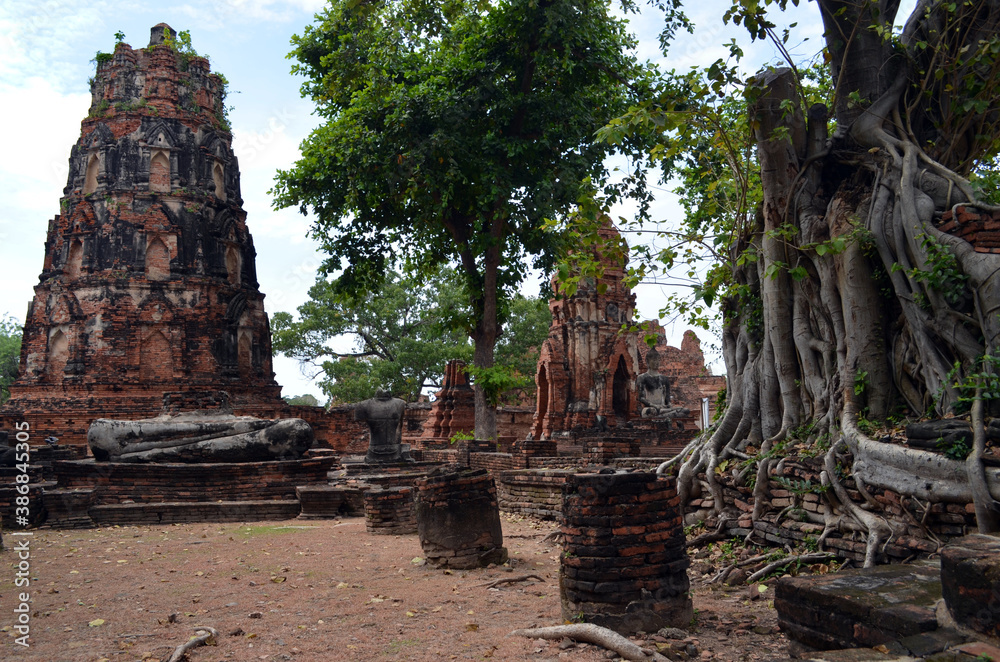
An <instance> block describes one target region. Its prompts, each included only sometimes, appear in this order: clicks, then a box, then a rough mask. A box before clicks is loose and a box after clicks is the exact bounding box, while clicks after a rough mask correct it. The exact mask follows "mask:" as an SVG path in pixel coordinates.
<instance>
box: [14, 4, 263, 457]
mask: <svg viewBox="0 0 1000 662" xmlns="http://www.w3.org/2000/svg"><path fill="white" fill-rule="evenodd" d="M164 30H165V26H163V25H162V24H161V25H159V26H156V27H154V28H153V29H152V31H151V38H150V44H149V46H148V47H147V48H140V49H133V48H131V47H130V46H129V45H128V44H118V45H117V47H116V48H115V52H114V55H113V57H112V58H111V60H110V61H107V62H99V63H98V66H97V72H96V74H95V76H94V79H93V82H92V84H91V94H92V101H91V108H90V113H89V115H88V116H87V118H86V119H84V120H83V122H82V124H81V132H80V138H79V140H78V141H77V143H76V145H74V146H73V148H72V150H71V153H70V158H69V177H68V180H67V183H66V188H65V189H64V195H63V197H62V199H61V200H60V208H61V212H60V213H59V214H58V215H57V216H56V217H55V218H53V219H52V220H51V221H50V222H49V228H48V234H47V237H46V240H45V248H44V260H43V266H42V273H41V275H40V277H39V282H38V285H37V286H36V287H35V297H34V300H33V301H32V302H31V304H30V306H29V308H28V313H27V316H26V320H25V326H24V341H23V343H22V349H21V352H22V353H21V373H20V375H19V376H18V379H17V381H16V382H15V384H14V385H13V386H12V388H11V394H12V398H11V400H10V402H9V403H8V404H7V406H6V407H5V408H4V412H3V413H4V415H5V417H6V418H8V419H10V420H16V421H28V422H29V423H30V424H31V428H32V430H33V431H34V432H35V434H36V435H46V434H55V435H57V436H59V437H61V439H62V440H63V441H64V442H68V443H78V444H79V443H84V441H85V435H86V429H87V427H88V425H89V423H90V421H91V420H93V419H94V418H97V417H106V418H129V419H135V418H144V417H149V416H155V415H156V414H158V413H159V411H160V404H161V401H162V395H163V393H164V392H165V391H179V390H189V389H190V390H222V391H227V392H228V393H229V394H230V395H231V396H232V403H233V405H234V409H235V410H236V412H237V413H242V414H250V415H255V414H258V413H259V412H262V411H266V410H268V409H271V410H273V408H275V407H276V406H281V405H282V402H281V400H280V397H279V395H280V387H279V386H278V385H277V383H276V382H275V381H274V374H273V372H272V369H271V338H270V331H269V327H268V320H267V315H266V314H265V312H264V305H263V300H264V295H263V294H262V293H261V292H260V290H259V289H258V283H257V274H256V268H255V264H254V261H255V257H256V251H255V250H254V246H253V240H252V238H251V236H250V232H249V230H248V229H247V224H246V212H244V211H243V208H242V198H241V195H240V175H239V167H238V163H237V159H236V155H235V154H234V153H233V151H232V146H231V143H232V136H231V134H230V131H229V128H228V125H227V124H226V122H225V118H224V113H223V111H222V109H223V107H224V100H223V92H224V83H223V81H222V79H221V78H220V77H219V76H218V75H216V74H213V73H211V72H210V70H209V64H208V60H206V59H205V58H201V57H196V56H181V55H180V54H178V53H177V52H176V51H174V50H172V49H171V48H170V47H169V46H167V45H165V44H163V35H164Z"/></svg>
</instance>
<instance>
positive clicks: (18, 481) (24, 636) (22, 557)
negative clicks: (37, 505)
mask: <svg viewBox="0 0 1000 662" xmlns="http://www.w3.org/2000/svg"><path fill="white" fill-rule="evenodd" d="M14 429H15V431H16V434H15V435H14V437H15V439H16V440H17V443H16V445H15V446H14V462H15V464H14V469H15V474H14V489H15V491H16V492H17V496H16V497H15V499H14V504H15V507H14V522H15V523H16V525H17V526H18V527H20V528H27V527H28V525H29V523H30V522H31V509H30V506H29V503H30V500H29V498H28V489H29V488H28V481H29V480H30V479H29V477H28V462H29V461H30V459H31V456H30V452H29V448H28V441H29V440H30V439H31V432H30V430H31V426H30V425H29V424H28V422H27V421H21V422H20V423H16V424H15V425H14ZM10 535H11V537H12V538H14V548H13V552H14V554H16V555H17V560H16V563H15V564H13V568H14V587H15V588H16V589H23V590H19V591H18V593H17V596H16V598H17V599H16V600H15V603H16V606H15V607H14V631H15V632H16V633H17V634H18V635H20V636H18V637H16V638H15V639H14V643H15V644H17V645H18V646H24V647H25V648H28V647H30V645H31V644H30V643H29V641H28V637H29V633H30V632H31V540H32V536H34V533H33V532H31V531H14V532H13V533H12V534H10Z"/></svg>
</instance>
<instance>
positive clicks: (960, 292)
mask: <svg viewBox="0 0 1000 662" xmlns="http://www.w3.org/2000/svg"><path fill="white" fill-rule="evenodd" d="M918 237H919V238H920V239H921V242H920V244H921V246H922V247H923V249H924V251H925V252H926V255H927V262H926V267H927V268H926V269H918V268H916V267H914V268H913V269H910V270H909V271H907V275H908V276H909V277H910V278H912V279H913V280H914V281H916V282H918V283H924V284H925V285H926V286H927V287H928V288H930V289H932V290H934V291H935V292H937V293H938V294H940V295H941V296H942V297H944V299H945V301H947V302H948V303H949V304H950V305H952V306H958V305H959V304H961V303H962V301H963V300H964V299H965V298H966V297H967V295H968V292H969V289H968V276H966V275H965V274H964V273H963V272H962V269H961V267H959V264H958V259H957V258H956V257H955V254H954V253H952V252H951V249H950V248H948V247H947V246H945V245H944V244H942V243H941V242H940V241H938V240H937V239H936V238H934V237H932V236H931V235H926V234H922V235H918ZM893 269H895V270H900V269H901V267H900V266H899V265H898V264H895V265H893ZM925 301H926V300H925Z"/></svg>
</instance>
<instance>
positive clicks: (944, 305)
mask: <svg viewBox="0 0 1000 662" xmlns="http://www.w3.org/2000/svg"><path fill="white" fill-rule="evenodd" d="M819 6H820V10H821V12H822V14H823V19H824V25H825V27H826V39H827V47H828V50H829V54H830V63H831V76H832V81H833V85H834V88H835V90H836V100H835V103H834V108H833V119H834V120H835V121H836V130H835V132H834V134H833V136H832V137H830V138H827V136H826V132H827V129H826V126H827V115H828V111H827V109H826V108H825V107H822V106H817V107H814V108H812V109H810V110H809V112H808V121H807V120H806V118H805V117H804V114H803V112H802V111H801V108H802V100H801V98H800V95H799V89H800V88H799V86H798V84H797V81H796V79H795V76H796V74H795V72H794V71H793V70H791V69H784V70H778V71H770V72H768V73H766V74H762V75H761V76H759V77H758V78H757V85H758V86H759V88H760V89H759V94H757V95H756V101H754V102H753V103H752V104H751V107H750V109H749V110H750V114H751V121H752V125H753V126H754V127H755V130H756V138H757V146H758V156H759V162H760V167H761V181H762V186H763V194H764V196H763V203H762V209H761V213H760V214H759V215H758V224H757V227H755V228H753V229H752V236H749V237H746V238H745V241H744V242H739V243H742V245H743V246H747V245H752V246H757V247H758V254H759V255H760V258H761V259H759V260H756V261H745V262H743V263H741V264H742V266H738V267H735V268H734V274H733V275H734V279H735V280H736V282H737V283H740V284H745V285H747V286H748V288H749V289H748V291H749V294H746V292H744V294H742V295H741V300H740V301H731V302H729V303H728V304H727V305H728V308H729V310H731V311H732V314H731V315H730V317H729V318H728V319H729V321H728V322H727V328H726V329H725V332H724V334H723V347H724V356H725V358H726V364H727V372H728V376H729V386H728V393H729V397H730V403H729V408H728V410H727V411H726V413H725V416H724V417H723V418H722V420H721V422H720V423H719V425H718V426H717V427H715V428H714V429H712V430H710V431H709V432H707V433H706V435H705V436H704V437H703V438H702V439H700V440H699V442H698V443H697V444H696V445H695V446H694V447H693V449H692V451H691V452H690V453H688V454H686V455H685V456H684V457H679V458H677V459H676V461H677V462H679V463H680V467H679V474H678V475H679V479H678V480H679V486H680V491H681V493H682V495H687V494H689V493H690V491H691V489H692V482H693V481H694V480H695V477H696V476H697V475H698V474H699V473H700V472H702V471H705V472H706V478H705V480H706V481H707V482H708V483H709V485H710V488H712V489H713V491H717V490H716V487H714V483H715V477H714V476H713V473H714V472H713V469H714V468H715V467H716V466H718V465H719V463H721V462H722V461H723V460H724V459H727V458H730V457H732V458H736V459H745V458H748V457H750V458H755V459H756V460H757V461H756V467H755V468H751V469H750V470H748V471H744V474H743V476H741V478H743V479H746V478H748V477H749V476H750V474H751V473H755V474H756V477H757V482H756V486H755V490H756V491H755V495H756V496H758V497H766V490H767V483H768V481H767V477H768V475H769V473H768V471H769V469H770V467H771V465H772V464H773V463H774V462H775V461H776V460H775V458H774V454H773V453H772V452H771V451H772V449H773V448H774V446H775V444H777V443H778V442H780V441H781V440H783V439H784V438H786V437H787V436H788V435H789V434H791V433H792V432H793V429H794V428H798V429H797V430H795V434H798V435H800V438H801V439H802V440H803V441H811V440H815V439H816V438H817V437H818V436H825V435H829V438H830V440H831V448H830V450H829V451H828V456H827V466H828V468H830V469H831V470H830V471H827V472H826V475H825V476H824V479H825V480H827V481H828V482H829V483H830V485H831V487H832V488H833V489H832V490H831V494H830V497H831V500H832V501H834V502H835V503H836V506H837V508H838V511H839V513H838V514H840V515H842V516H844V517H848V518H851V519H853V520H854V521H855V522H856V524H857V525H858V526H859V527H860V528H861V529H863V530H865V531H867V532H868V534H869V555H868V559H867V562H868V563H871V562H872V560H873V558H874V553H873V550H874V549H875V547H876V545H877V543H878V542H879V541H880V540H882V539H883V538H884V536H886V535H888V534H890V533H892V531H891V530H890V529H891V527H888V526H887V525H886V524H885V523H884V522H883V521H881V520H879V518H876V517H874V516H873V515H872V514H871V513H867V512H866V511H865V510H863V509H861V508H859V507H857V505H855V504H852V503H849V499H848V498H847V497H846V491H845V490H843V489H842V488H841V487H840V486H839V478H838V476H837V475H836V472H835V471H833V470H832V468H833V467H834V466H835V464H836V462H835V457H837V456H836V455H835V454H837V453H841V452H843V451H844V450H845V449H849V451H850V453H851V455H852V457H853V462H854V467H853V473H854V475H855V477H856V478H858V479H859V480H863V481H868V482H869V484H875V485H878V486H879V487H883V488H887V489H893V490H895V491H897V492H899V493H901V494H904V495H910V496H919V497H920V498H927V497H928V496H931V497H933V498H934V499H935V500H945V501H954V500H960V499H961V498H972V499H974V502H975V505H976V512H977V515H978V521H979V527H980V530H983V531H990V530H996V528H997V525H998V524H997V523H998V521H1000V520H998V518H997V510H998V509H997V503H996V502H995V501H994V497H993V495H992V494H991V490H993V493H994V494H996V493H997V491H996V488H997V486H998V484H997V482H996V479H997V477H996V476H993V475H992V474H991V473H990V472H988V471H984V468H983V466H982V462H981V455H982V452H983V447H984V427H983V426H984V418H985V410H986V409H987V407H988V401H986V402H984V398H994V396H993V395H991V394H987V393H984V391H983V389H982V388H978V390H977V387H981V386H982V383H981V382H982V381H983V379H984V378H983V377H981V376H979V377H977V376H976V375H977V374H979V375H982V373H983V372H984V371H985V368H984V367H983V364H984V363H988V362H987V361H984V359H983V357H984V356H989V355H991V354H993V353H994V352H995V351H997V350H998V349H1000V347H998V342H1000V338H998V336H1000V315H998V310H1000V276H998V274H1000V255H997V254H992V253H983V252H976V250H975V248H974V247H973V246H971V245H970V244H969V243H968V242H966V241H965V240H964V239H961V238H958V237H955V236H952V235H949V234H946V233H944V232H942V231H940V230H939V229H937V228H936V227H935V225H934V223H935V221H939V220H940V218H941V215H942V213H944V212H947V211H950V210H953V208H954V207H955V206H956V205H957V204H959V203H962V204H965V205H967V206H969V207H978V208H979V209H981V210H989V209H991V208H990V207H989V206H988V205H985V204H983V203H981V202H979V201H977V200H976V199H975V195H974V193H973V189H972V187H971V186H970V184H969V182H968V181H967V180H966V179H965V176H966V175H968V173H969V172H970V169H971V168H972V167H973V166H974V165H975V164H976V162H977V159H981V158H984V157H985V158H992V157H993V156H994V154H995V149H996V148H995V146H994V144H993V143H994V137H993V136H995V135H996V132H997V124H998V111H996V110H995V109H996V108H997V107H998V101H1000V91H998V92H990V91H989V90H1000V73H998V72H1000V65H998V62H1000V58H998V57H997V55H996V53H991V49H993V48H996V49H997V50H998V51H1000V41H998V40H997V38H996V37H995V35H996V34H997V29H998V27H1000V2H998V1H997V0H988V1H983V2H976V3H969V4H967V5H961V4H959V5H957V6H956V5H952V4H950V3H940V2H929V1H927V0H922V1H921V2H920V3H918V6H917V8H916V9H915V10H914V13H913V15H912V16H911V18H910V19H909V21H908V22H907V24H906V26H905V28H904V31H903V34H902V35H901V36H900V38H899V40H898V42H897V41H895V40H892V39H887V38H885V36H884V32H885V30H890V29H891V26H892V23H893V20H894V18H895V12H896V10H897V8H898V2H896V1H895V0H883V1H881V2H874V1H868V2H854V1H853V0H852V1H850V2H844V1H840V0H819ZM963 94H965V95H966V96H965V97H963V96H962V95H963ZM991 95H995V96H991ZM968 101H971V103H966V102H968ZM735 257H736V256H733V258H734V259H733V263H734V264H736V263H737V262H736V260H735ZM745 289H746V288H745ZM757 307H760V308H761V309H762V310H758V308H757ZM758 312H762V317H763V324H761V323H760V321H759V319H760V318H759V317H756V316H755V314H757V313H758ZM956 366H957V368H956ZM963 380H964V383H963ZM976 380H979V381H978V382H977V381H976ZM960 384H961V385H962V386H961V387H959V385H960ZM970 389H971V390H974V391H975V395H974V396H973V400H974V406H973V408H972V412H971V418H972V423H973V425H974V429H975V431H976V436H975V438H976V443H975V447H974V448H973V452H972V454H971V455H970V458H969V459H968V460H967V461H966V462H964V463H963V462H961V461H957V460H951V459H948V458H945V457H943V456H941V455H938V454H934V453H927V452H925V451H916V450H912V449H910V448H908V447H905V446H901V445H890V444H887V443H883V442H880V441H875V440H873V439H870V438H869V437H868V436H866V435H865V434H864V433H863V432H862V431H861V430H860V429H859V426H858V420H859V417H862V416H863V417H864V418H867V419H870V420H875V421H884V420H885V418H886V416H887V414H888V413H889V412H890V411H892V410H893V409H895V410H897V411H899V410H902V409H908V411H909V413H910V415H911V416H921V415H925V414H927V413H931V415H938V416H940V415H944V414H945V413H947V412H949V411H950V410H951V408H952V407H953V405H955V404H956V402H957V401H958V399H959V397H960V396H963V395H964V397H967V398H968V397H969V392H970ZM776 395H777V396H778V397H776ZM803 423H808V424H809V425H808V426H804V425H802V424H803ZM804 430H805V431H804ZM669 464H671V463H665V464H664V465H663V467H661V469H662V470H666V469H667V467H668V465H669ZM931 476H935V477H936V478H935V479H934V480H935V481H936V482H935V483H934V484H933V485H932V486H931V487H930V488H928V480H927V479H928V478H930V477H931ZM991 483H992V485H991ZM935 491H936V492H938V494H937V495H936V496H934V492H935ZM761 502H762V499H761V498H758V499H757V506H756V508H755V511H754V516H755V517H759V516H760V515H761V512H760V511H761V507H760V505H759V504H760V503H761ZM715 504H716V505H715V508H716V509H717V510H718V511H719V512H720V513H721V512H722V509H723V508H724V503H723V500H722V499H721V498H717V499H716V500H715Z"/></svg>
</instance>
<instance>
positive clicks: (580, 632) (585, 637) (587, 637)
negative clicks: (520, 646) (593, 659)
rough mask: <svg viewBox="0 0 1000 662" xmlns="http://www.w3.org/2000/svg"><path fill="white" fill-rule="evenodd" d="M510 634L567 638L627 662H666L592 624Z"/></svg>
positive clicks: (615, 633) (535, 629)
mask: <svg viewBox="0 0 1000 662" xmlns="http://www.w3.org/2000/svg"><path fill="white" fill-rule="evenodd" d="M511 634H512V635H516V636H519V637H533V638H536V639H562V638H564V637H569V638H570V639H574V640H576V641H582V642H585V643H588V644H594V645H596V646H600V647H602V648H606V649H608V650H609V651H614V652H615V653H618V654H619V655H621V656H622V658H623V659H626V660H629V662H650V661H651V660H652V661H653V662H668V660H667V658H665V657H664V656H662V655H660V654H659V653H657V652H656V651H652V650H649V649H647V648H641V647H639V646H636V645H635V644H633V643H632V642H631V641H629V640H628V639H626V638H625V637H623V636H622V635H620V634H618V633H617V632H615V631H614V630H609V629H608V628H602V627H601V626H599V625H594V624H592V623H577V624H573V625H556V626H553V627H547V628H531V629H528V630H514V631H513V632H511Z"/></svg>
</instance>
